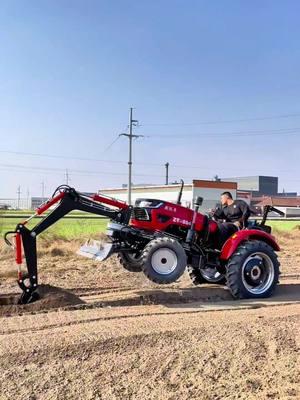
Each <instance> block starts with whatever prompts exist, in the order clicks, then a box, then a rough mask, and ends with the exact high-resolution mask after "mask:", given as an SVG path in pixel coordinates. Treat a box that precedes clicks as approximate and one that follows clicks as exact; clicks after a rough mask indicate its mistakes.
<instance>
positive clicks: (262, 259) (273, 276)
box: [226, 240, 280, 299]
mask: <svg viewBox="0 0 300 400" xmlns="http://www.w3.org/2000/svg"><path fill="white" fill-rule="evenodd" d="M279 266H280V264H279V262H278V259H277V255H276V253H275V251H274V250H273V248H272V247H270V246H269V245H268V244H267V243H265V242H261V241H258V240H251V241H247V242H245V243H243V244H242V245H240V246H239V247H238V249H237V251H236V252H235V253H234V254H233V256H232V257H231V258H230V260H229V262H228V264H227V268H226V269H227V272H226V280H227V286H228V288H229V289H230V291H231V294H232V296H233V297H234V298H236V299H247V298H264V297H270V296H271V295H272V293H273V291H274V290H275V287H276V285H277V283H278V278H279Z"/></svg>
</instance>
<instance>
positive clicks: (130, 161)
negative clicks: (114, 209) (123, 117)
mask: <svg viewBox="0 0 300 400" xmlns="http://www.w3.org/2000/svg"><path fill="white" fill-rule="evenodd" d="M132 111H133V108H132V107H131V108H130V112H129V125H128V127H129V133H121V134H120V135H119V136H126V137H128V139H129V160H128V196H127V202H128V204H129V205H131V186H132V139H133V138H136V139H137V138H139V137H143V135H133V134H132V128H133V127H134V126H137V124H138V122H139V121H138V120H136V119H133V118H132V114H133V113H132Z"/></svg>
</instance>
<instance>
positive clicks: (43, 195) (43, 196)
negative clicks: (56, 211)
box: [41, 181, 45, 201]
mask: <svg viewBox="0 0 300 400" xmlns="http://www.w3.org/2000/svg"><path fill="white" fill-rule="evenodd" d="M41 185H42V199H43V201H44V198H45V182H44V181H43V182H42V183H41Z"/></svg>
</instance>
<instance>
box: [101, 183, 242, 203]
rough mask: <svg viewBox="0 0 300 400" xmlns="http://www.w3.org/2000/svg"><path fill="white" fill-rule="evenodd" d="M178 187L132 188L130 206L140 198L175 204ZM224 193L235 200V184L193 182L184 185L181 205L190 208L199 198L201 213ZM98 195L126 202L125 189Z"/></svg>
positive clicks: (107, 190) (109, 190)
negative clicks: (230, 195)
mask: <svg viewBox="0 0 300 400" xmlns="http://www.w3.org/2000/svg"><path fill="white" fill-rule="evenodd" d="M180 187H181V185H180V184H173V185H161V186H142V187H140V186H139V187H135V186H133V187H132V192H131V199H132V204H134V203H135V201H136V200H137V199H140V198H146V199H159V200H166V201H169V202H171V203H176V201H177V197H178V193H179V190H180ZM225 191H229V192H230V193H231V194H232V197H233V198H234V199H236V197H237V183H236V182H223V181H207V180H193V182H192V183H189V184H185V185H184V188H183V193H182V198H181V204H182V205H183V206H185V207H192V205H193V201H194V200H195V199H196V197H197V196H201V197H203V199H204V201H203V205H202V207H201V209H202V211H207V210H209V209H211V208H215V206H216V204H217V203H218V202H219V201H220V195H221V194H222V193H223V192H225ZM100 193H101V194H104V195H106V196H110V197H114V198H116V199H119V200H123V201H127V188H117V189H103V190H99V194H100Z"/></svg>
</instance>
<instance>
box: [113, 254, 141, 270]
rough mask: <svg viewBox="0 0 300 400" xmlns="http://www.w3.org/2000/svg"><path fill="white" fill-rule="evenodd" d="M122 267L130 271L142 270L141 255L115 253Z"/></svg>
mask: <svg viewBox="0 0 300 400" xmlns="http://www.w3.org/2000/svg"><path fill="white" fill-rule="evenodd" d="M117 257H118V260H119V262H120V264H121V265H122V267H123V268H125V269H126V270H127V271H130V272H141V271H142V260H141V255H140V254H137V253H129V252H125V251H124V252H121V253H118V255H117Z"/></svg>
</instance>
